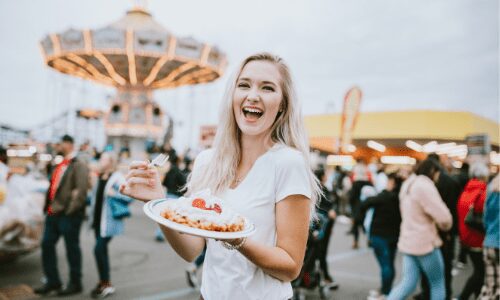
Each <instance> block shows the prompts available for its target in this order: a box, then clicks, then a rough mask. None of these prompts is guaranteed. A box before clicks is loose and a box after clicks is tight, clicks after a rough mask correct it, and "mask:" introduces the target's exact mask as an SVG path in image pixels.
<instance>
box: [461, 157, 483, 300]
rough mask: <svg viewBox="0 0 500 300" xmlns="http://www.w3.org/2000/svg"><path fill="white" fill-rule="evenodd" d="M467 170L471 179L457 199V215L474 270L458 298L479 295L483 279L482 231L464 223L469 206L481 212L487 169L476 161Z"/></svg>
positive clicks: (462, 238) (462, 237)
mask: <svg viewBox="0 0 500 300" xmlns="http://www.w3.org/2000/svg"><path fill="white" fill-rule="evenodd" d="M469 172H470V175H471V177H470V178H471V179H470V180H469V182H467V184H466V185H465V189H464V191H463V193H462V195H460V198H459V199H458V203H457V217H458V233H459V236H460V241H461V243H462V245H464V246H465V247H466V253H467V254H468V256H469V258H470V260H471V262H472V265H473V270H474V271H473V273H472V274H471V276H470V277H469V279H468V280H467V283H466V284H465V286H464V288H463V290H462V293H461V294H460V297H459V299H469V297H470V296H471V295H472V294H474V299H476V298H477V297H478V296H479V293H480V291H481V285H482V283H483V280H484V262H483V257H482V248H483V240H484V233H483V232H480V231H478V230H475V229H473V228H470V227H469V226H467V224H465V217H466V216H467V213H468V212H469V208H470V207H471V206H474V211H475V212H476V213H480V214H482V213H483V207H484V201H485V200H486V183H487V181H488V175H489V170H488V166H487V165H486V164H484V163H476V164H473V165H471V166H470V171H469Z"/></svg>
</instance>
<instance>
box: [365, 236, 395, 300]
mask: <svg viewBox="0 0 500 300" xmlns="http://www.w3.org/2000/svg"><path fill="white" fill-rule="evenodd" d="M397 244H398V238H397V237H393V238H389V237H382V236H378V235H372V236H370V245H371V246H372V248H373V252H374V253H375V257H376V258H377V261H378V264H379V266H380V277H381V279H382V285H381V289H380V291H381V293H382V294H384V295H388V294H389V292H390V291H391V287H392V282H393V281H394V277H395V275H396V272H395V269H394V258H395V256H396V248H397Z"/></svg>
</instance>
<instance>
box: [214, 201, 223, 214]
mask: <svg viewBox="0 0 500 300" xmlns="http://www.w3.org/2000/svg"><path fill="white" fill-rule="evenodd" d="M212 210H213V211H215V212H216V213H218V214H221V213H222V208H220V206H219V204H217V203H216V204H214V208H212Z"/></svg>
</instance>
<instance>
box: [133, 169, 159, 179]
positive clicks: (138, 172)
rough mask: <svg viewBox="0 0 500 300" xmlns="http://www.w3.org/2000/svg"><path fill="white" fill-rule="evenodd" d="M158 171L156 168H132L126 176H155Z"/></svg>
mask: <svg viewBox="0 0 500 300" xmlns="http://www.w3.org/2000/svg"><path fill="white" fill-rule="evenodd" d="M156 173H157V171H156V170H154V169H130V171H129V172H128V174H127V176H126V177H125V178H126V179H127V180H128V179H130V178H134V177H141V178H154V177H155V176H156Z"/></svg>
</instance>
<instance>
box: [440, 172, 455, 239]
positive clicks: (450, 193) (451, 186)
mask: <svg viewBox="0 0 500 300" xmlns="http://www.w3.org/2000/svg"><path fill="white" fill-rule="evenodd" d="M436 188H437V189H438V192H439V195H440V196H441V199H443V201H444V203H445V204H446V206H447V207H448V209H449V210H450V213H451V216H452V217H453V226H452V227H451V231H450V232H451V233H452V234H458V226H457V224H458V222H457V202H458V198H459V197H460V193H461V190H460V186H459V184H458V182H457V181H456V180H455V179H453V178H452V177H451V176H450V175H448V173H447V172H446V171H445V170H441V174H440V175H439V179H438V182H437V183H436ZM441 234H443V233H441Z"/></svg>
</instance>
